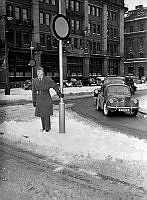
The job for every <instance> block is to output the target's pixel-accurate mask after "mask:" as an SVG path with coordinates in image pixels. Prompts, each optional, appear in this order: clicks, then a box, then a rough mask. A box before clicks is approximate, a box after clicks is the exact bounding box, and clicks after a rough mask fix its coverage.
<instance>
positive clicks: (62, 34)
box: [51, 0, 70, 133]
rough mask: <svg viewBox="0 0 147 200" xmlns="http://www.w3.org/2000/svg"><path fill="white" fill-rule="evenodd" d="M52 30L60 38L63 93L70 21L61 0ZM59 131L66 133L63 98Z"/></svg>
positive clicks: (60, 106) (61, 100)
mask: <svg viewBox="0 0 147 200" xmlns="http://www.w3.org/2000/svg"><path fill="white" fill-rule="evenodd" d="M51 28H52V31H53V34H54V35H55V37H56V38H57V39H58V40H59V73H60V90H61V93H63V61H62V54H63V52H62V40H65V39H67V38H68V37H69V34H70V31H69V22H68V20H67V18H66V17H65V16H64V15H63V14H61V0H59V14H57V15H56V16H55V17H54V18H53V20H52V27H51ZM59 133H65V104H64V101H63V98H60V103H59Z"/></svg>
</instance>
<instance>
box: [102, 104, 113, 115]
mask: <svg viewBox="0 0 147 200" xmlns="http://www.w3.org/2000/svg"><path fill="white" fill-rule="evenodd" d="M103 114H104V116H107V117H108V116H110V114H111V111H110V110H108V108H107V104H106V103H104V106H103Z"/></svg>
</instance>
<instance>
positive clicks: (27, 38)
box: [23, 32, 30, 45]
mask: <svg viewBox="0 0 147 200" xmlns="http://www.w3.org/2000/svg"><path fill="white" fill-rule="evenodd" d="M23 43H24V45H28V44H29V43H30V40H29V33H27V32H24V33H23Z"/></svg>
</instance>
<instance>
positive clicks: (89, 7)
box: [88, 5, 91, 15]
mask: <svg viewBox="0 0 147 200" xmlns="http://www.w3.org/2000/svg"><path fill="white" fill-rule="evenodd" d="M90 9H91V6H90V5H89V6H88V14H89V15H90V14H91V12H90Z"/></svg>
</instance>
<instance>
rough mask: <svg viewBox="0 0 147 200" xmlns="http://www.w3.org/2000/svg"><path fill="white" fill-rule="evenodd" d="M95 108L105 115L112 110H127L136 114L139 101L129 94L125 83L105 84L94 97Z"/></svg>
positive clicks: (108, 114) (131, 113)
mask: <svg viewBox="0 0 147 200" xmlns="http://www.w3.org/2000/svg"><path fill="white" fill-rule="evenodd" d="M96 108H97V110H103V114H104V115H105V116H110V114H111V113H112V112H114V111H122V112H127V113H129V114H130V115H132V116H136V115H137V113H138V109H139V101H138V100H137V99H135V98H133V97H132V96H131V91H130V88H129V86H127V85H125V84H105V85H104V86H103V87H102V88H101V91H100V92H99V93H98V96H97V99H96Z"/></svg>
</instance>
